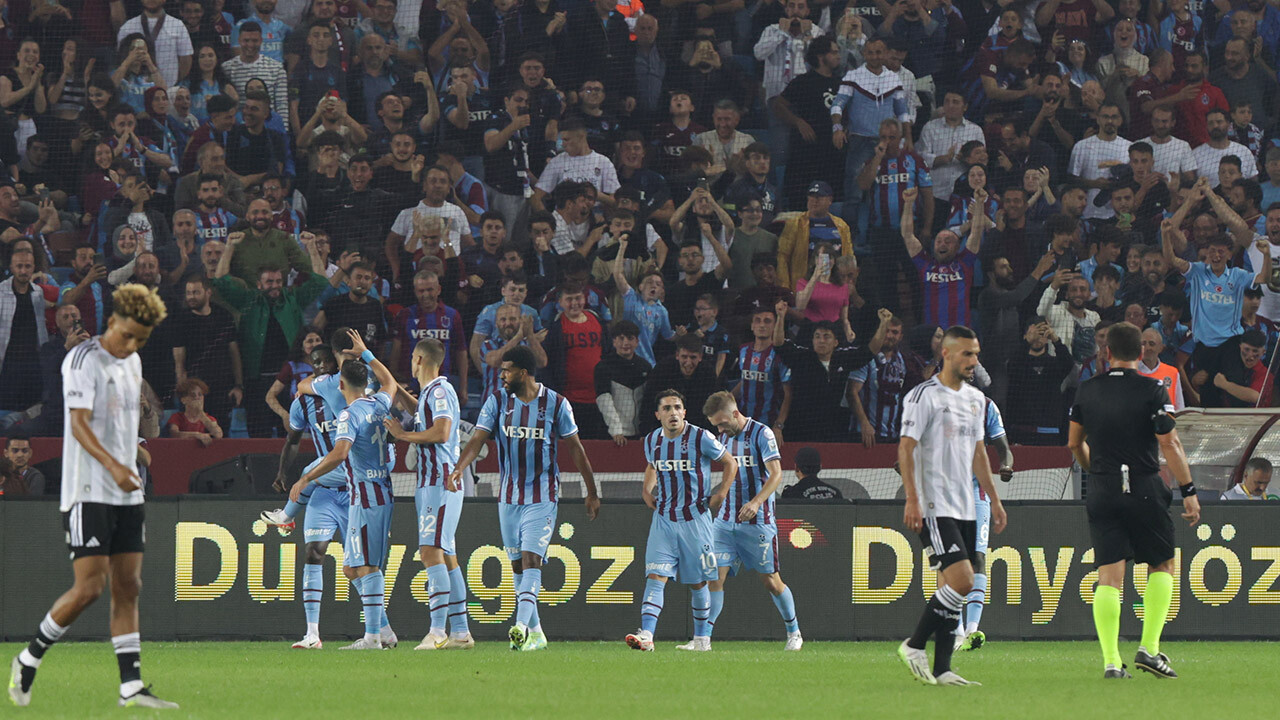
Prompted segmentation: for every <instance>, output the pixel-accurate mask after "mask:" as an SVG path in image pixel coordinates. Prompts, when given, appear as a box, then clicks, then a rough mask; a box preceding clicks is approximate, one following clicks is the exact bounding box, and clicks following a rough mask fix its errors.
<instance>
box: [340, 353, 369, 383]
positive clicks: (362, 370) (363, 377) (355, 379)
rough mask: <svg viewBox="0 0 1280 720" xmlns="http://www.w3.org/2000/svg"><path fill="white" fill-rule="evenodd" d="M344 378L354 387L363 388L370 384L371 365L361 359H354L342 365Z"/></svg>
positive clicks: (344, 380)
mask: <svg viewBox="0 0 1280 720" xmlns="http://www.w3.org/2000/svg"><path fill="white" fill-rule="evenodd" d="M341 375H342V380H343V382H345V383H346V384H347V385H349V386H351V387H354V388H361V389H363V388H364V387H365V386H367V385H368V384H369V366H368V365H365V364H364V363H362V362H360V361H359V360H352V361H350V362H347V363H345V364H343V366H342V373H341Z"/></svg>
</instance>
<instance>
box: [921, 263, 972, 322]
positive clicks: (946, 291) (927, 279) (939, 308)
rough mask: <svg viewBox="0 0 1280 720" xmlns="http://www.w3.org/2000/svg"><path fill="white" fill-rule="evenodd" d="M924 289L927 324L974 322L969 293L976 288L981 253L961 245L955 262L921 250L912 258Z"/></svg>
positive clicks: (925, 319) (925, 320)
mask: <svg viewBox="0 0 1280 720" xmlns="http://www.w3.org/2000/svg"><path fill="white" fill-rule="evenodd" d="M911 262H912V263H914V264H915V266H916V272H917V273H918V274H919V275H920V285H921V287H922V289H923V291H924V324H925V325H937V326H939V327H941V328H942V329H944V330H945V329H947V328H949V327H952V326H954V325H964V326H966V327H969V326H970V313H969V293H970V292H971V291H972V290H973V281H974V276H975V275H976V273H977V267H978V256H977V255H975V254H973V253H971V252H969V248H967V247H961V248H960V252H958V253H956V256H955V257H954V258H952V259H951V262H948V263H940V262H938V261H936V260H934V259H933V257H932V256H930V255H929V253H927V252H925V251H923V250H921V251H920V252H918V253H916V255H915V257H913V258H911Z"/></svg>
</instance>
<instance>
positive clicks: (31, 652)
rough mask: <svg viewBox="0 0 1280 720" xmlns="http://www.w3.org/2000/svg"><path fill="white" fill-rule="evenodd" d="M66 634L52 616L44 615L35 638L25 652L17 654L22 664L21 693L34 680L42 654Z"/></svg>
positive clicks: (26, 689) (42, 657) (29, 687)
mask: <svg viewBox="0 0 1280 720" xmlns="http://www.w3.org/2000/svg"><path fill="white" fill-rule="evenodd" d="M66 632H67V629H66V628H64V627H62V626H61V625H59V624H58V623H56V622H54V621H53V616H52V615H50V614H48V613H45V616H44V620H41V621H40V627H39V628H38V629H36V636H35V638H34V639H32V641H31V644H30V645H28V646H27V648H26V649H25V650H23V651H22V652H21V653H19V654H18V662H20V663H22V691H23V692H26V691H28V690H30V689H31V683H33V682H35V679H36V668H38V667H40V663H41V662H42V661H43V660H44V654H45V653H46V652H48V651H49V648H51V647H53V644H54V643H56V642H58V640H60V639H61V638H62V636H63V635H64V634H65V633H66Z"/></svg>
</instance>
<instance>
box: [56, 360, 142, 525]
mask: <svg viewBox="0 0 1280 720" xmlns="http://www.w3.org/2000/svg"><path fill="white" fill-rule="evenodd" d="M141 395H142V360H140V359H139V358H138V354H137V353H134V354H132V355H130V356H129V357H127V358H125V359H123V360H121V359H119V358H117V357H116V356H114V355H112V354H111V353H109V352H107V351H106V350H105V349H104V348H103V347H102V345H101V344H100V338H98V337H95V338H93V339H91V340H89V341H87V342H84V343H81V344H80V345H79V346H77V347H75V348H72V350H71V352H69V353H67V357H66V359H64V360H63V361H62V397H63V400H64V401H65V403H66V412H65V413H64V415H63V421H62V423H63V425H62V504H61V506H60V507H61V509H62V510H64V511H65V510H70V509H71V506H73V505H75V504H76V503H81V502H91V503H102V504H104V505H141V504H142V490H141V489H139V490H134V491H132V492H125V491H123V490H121V489H120V488H119V486H117V485H116V481H115V480H114V479H112V477H111V473H109V472H107V469H106V468H105V467H103V465H102V463H100V462H98V461H97V460H95V459H94V458H93V456H91V455H90V454H89V452H88V451H87V450H85V449H84V447H82V446H81V445H80V443H79V442H78V441H77V440H76V439H75V437H74V436H73V435H72V432H71V411H72V410H77V409H84V410H90V411H92V413H93V416H92V418H91V419H90V421H89V429H90V430H92V431H93V434H94V435H95V436H97V438H98V442H100V443H102V447H103V448H105V449H106V451H107V452H108V453H109V454H110V455H111V457H113V458H115V459H116V460H118V461H119V462H120V463H121V464H122V465H124V466H125V467H129V468H132V467H136V466H137V459H138V420H139V417H138V416H139V414H140V412H141V408H140V406H139V398H140V397H141Z"/></svg>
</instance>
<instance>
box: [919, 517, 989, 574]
mask: <svg viewBox="0 0 1280 720" xmlns="http://www.w3.org/2000/svg"><path fill="white" fill-rule="evenodd" d="M977 537H978V523H977V521H975V520H957V519H955V518H949V517H940V518H929V517H927V518H925V519H924V527H922V528H920V542H922V543H924V551H925V554H927V555H928V556H929V567H930V569H933V570H946V569H947V568H949V567H951V566H952V565H955V564H956V563H958V562H960V561H961V560H968V561H969V563H970V564H972V563H974V562H976V561H977V559H978V553H977V551H975V550H974V548H976V547H977V546H978V545H977Z"/></svg>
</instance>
